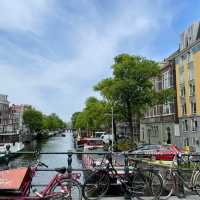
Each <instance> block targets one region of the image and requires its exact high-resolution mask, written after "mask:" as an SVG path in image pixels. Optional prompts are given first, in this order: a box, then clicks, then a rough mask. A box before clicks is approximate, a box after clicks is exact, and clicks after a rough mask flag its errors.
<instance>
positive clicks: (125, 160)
mask: <svg viewBox="0 0 200 200" xmlns="http://www.w3.org/2000/svg"><path fill="white" fill-rule="evenodd" d="M124 172H125V176H126V177H127V176H128V174H129V166H128V154H127V153H124ZM124 199H127V200H129V199H131V197H130V194H128V193H127V192H125V193H124Z"/></svg>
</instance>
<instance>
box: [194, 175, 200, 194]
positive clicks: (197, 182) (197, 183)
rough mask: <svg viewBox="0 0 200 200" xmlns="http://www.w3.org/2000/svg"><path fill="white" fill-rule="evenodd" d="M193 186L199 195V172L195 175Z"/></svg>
mask: <svg viewBox="0 0 200 200" xmlns="http://www.w3.org/2000/svg"><path fill="white" fill-rule="evenodd" d="M194 188H195V192H196V193H197V194H198V195H199V196H200V172H198V174H197V175H196V177H195V182H194Z"/></svg>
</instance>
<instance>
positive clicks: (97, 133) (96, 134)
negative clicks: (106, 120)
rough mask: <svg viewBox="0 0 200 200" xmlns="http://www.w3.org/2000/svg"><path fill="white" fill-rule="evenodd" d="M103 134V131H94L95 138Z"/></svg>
mask: <svg viewBox="0 0 200 200" xmlns="http://www.w3.org/2000/svg"><path fill="white" fill-rule="evenodd" d="M105 133H106V132H105V131H96V132H95V137H101V136H102V135H103V134H105Z"/></svg>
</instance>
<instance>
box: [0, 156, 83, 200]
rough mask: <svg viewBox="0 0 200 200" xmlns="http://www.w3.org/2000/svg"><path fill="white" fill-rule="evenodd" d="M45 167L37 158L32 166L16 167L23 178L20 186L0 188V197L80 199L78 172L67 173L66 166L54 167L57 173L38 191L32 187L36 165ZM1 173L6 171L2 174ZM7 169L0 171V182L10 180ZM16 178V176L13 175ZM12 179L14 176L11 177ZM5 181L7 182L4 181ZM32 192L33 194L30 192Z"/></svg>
mask: <svg viewBox="0 0 200 200" xmlns="http://www.w3.org/2000/svg"><path fill="white" fill-rule="evenodd" d="M39 166H41V167H46V168H48V166H47V165H46V164H44V163H42V162H41V161H39V160H37V162H36V164H35V165H34V166H30V167H28V168H25V167H24V168H18V169H15V170H21V171H22V170H23V171H24V172H25V173H24V177H25V178H24V180H23V183H21V185H22V187H21V188H20V189H18V190H16V189H15V190H13V189H12V190H11V189H6V188H4V189H2V190H0V199H3V200H8V199H9V200H16V199H17V200H28V199H29V200H30V199H31V200H36V199H37V200H38V199H48V200H50V199H52V200H53V199H63V200H72V199H73V200H74V199H75V200H80V199H82V192H81V185H80V184H79V182H78V179H79V178H80V174H79V173H67V169H66V167H61V168H55V169H54V170H55V171H56V172H57V174H56V175H55V176H54V177H52V179H51V180H50V182H49V183H48V185H47V186H45V188H44V189H43V190H42V191H40V192H38V191H37V190H36V189H33V188H32V186H31V183H32V179H33V177H34V176H35V175H36V171H37V169H38V167H39ZM3 173H6V174H5V175H4V176H3ZM8 174H9V170H4V171H1V175H2V176H1V177H0V180H1V183H2V184H3V183H4V184H5V183H9V181H12V178H13V177H11V179H10V180H9V179H8ZM15 178H17V177H15ZM13 179H14V178H13ZM6 181H7V182H6ZM31 190H32V193H33V194H34V195H32V194H31Z"/></svg>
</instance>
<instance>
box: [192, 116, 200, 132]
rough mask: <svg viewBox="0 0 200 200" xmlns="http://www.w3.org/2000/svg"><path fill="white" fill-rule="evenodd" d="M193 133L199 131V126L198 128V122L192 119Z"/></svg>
mask: <svg viewBox="0 0 200 200" xmlns="http://www.w3.org/2000/svg"><path fill="white" fill-rule="evenodd" d="M191 122H192V124H191V125H192V131H197V126H198V123H197V120H196V119H192V121H191Z"/></svg>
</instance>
